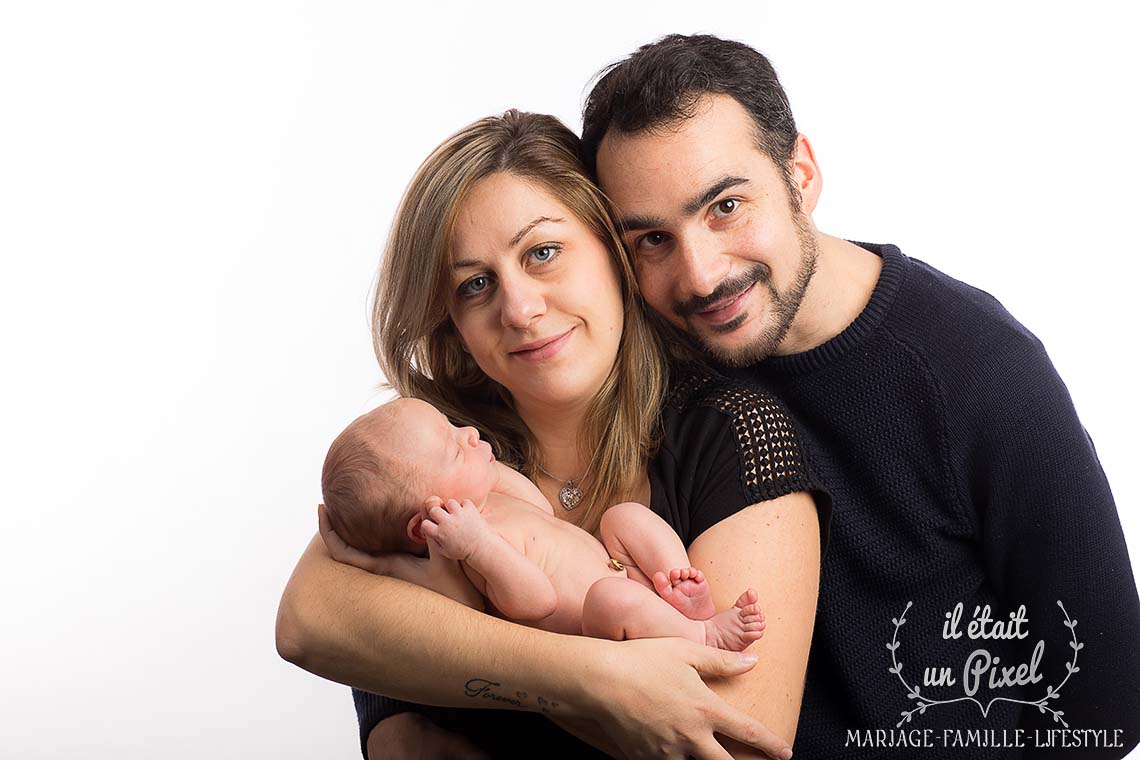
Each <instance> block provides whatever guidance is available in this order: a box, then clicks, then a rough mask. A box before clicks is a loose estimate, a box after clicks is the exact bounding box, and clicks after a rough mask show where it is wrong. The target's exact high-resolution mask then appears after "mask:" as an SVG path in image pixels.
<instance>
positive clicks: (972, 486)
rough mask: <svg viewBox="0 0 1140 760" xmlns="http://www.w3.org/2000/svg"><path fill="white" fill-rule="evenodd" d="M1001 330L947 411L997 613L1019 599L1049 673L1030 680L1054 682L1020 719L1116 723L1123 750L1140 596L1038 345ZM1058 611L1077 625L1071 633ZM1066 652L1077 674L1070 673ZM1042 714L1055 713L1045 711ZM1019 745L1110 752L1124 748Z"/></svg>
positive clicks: (1135, 731)
mask: <svg viewBox="0 0 1140 760" xmlns="http://www.w3.org/2000/svg"><path fill="white" fill-rule="evenodd" d="M1006 330H1008V332H1005V330H1003V334H1002V335H1001V336H1000V338H999V340H1000V342H1001V343H1002V344H1003V345H1002V346H1001V350H996V351H987V352H986V353H987V354H988V355H989V356H990V357H1000V360H998V359H996V358H991V359H989V360H988V361H989V362H990V364H989V367H988V369H987V371H985V372H981V373H976V374H975V376H977V377H981V378H983V380H984V382H985V386H984V387H978V388H975V389H974V391H975V393H974V394H969V393H963V394H957V397H958V398H959V399H962V398H963V397H966V396H973V399H974V400H975V401H974V403H972V404H971V406H969V407H968V406H966V403H969V402H966V403H960V408H958V409H954V408H949V409H948V410H947V412H948V415H949V417H950V419H951V424H950V425H949V428H950V429H949V433H950V434H951V436H954V437H955V438H956V440H954V438H952V440H951V445H952V446H953V447H954V448H955V449H956V450H957V451H958V452H959V455H960V456H962V457H963V459H964V461H963V462H962V463H961V464H962V466H960V467H957V468H955V469H957V471H959V472H962V473H965V476H966V478H968V482H965V483H962V484H960V485H961V487H962V488H963V490H964V498H965V499H967V500H969V501H970V502H972V504H973V507H974V514H975V515H977V519H978V521H979V525H978V528H979V531H980V535H981V543H982V550H983V555H984V562H985V564H986V570H987V574H988V576H989V578H990V580H991V582H992V584H993V586H994V590H995V591H996V593H997V595H998V597H999V598H1000V599H1001V600H1002V601H1003V603H1004V604H1005V606H1006V608H1007V611H1010V612H1012V611H1014V610H1016V609H1017V608H1018V607H1019V606H1020V605H1022V604H1024V605H1025V606H1026V609H1027V613H1028V616H1029V619H1030V623H1029V629H1030V632H1031V636H1030V638H1029V639H1028V644H1029V646H1033V645H1035V644H1036V642H1037V641H1038V640H1042V641H1044V642H1045V643H1044V658H1043V659H1044V661H1045V662H1046V665H1049V666H1051V667H1052V668H1053V670H1051V671H1049V673H1048V675H1047V679H1046V680H1045V681H1043V682H1042V683H1041V684H1040V685H1038V686H1037V687H1036V688H1037V689H1039V690H1040V691H1041V694H1042V695H1043V694H1044V693H1045V688H1046V687H1047V686H1054V687H1056V686H1058V684H1060V683H1061V682H1062V681H1064V685H1063V686H1062V687H1060V689H1059V696H1058V697H1057V698H1056V699H1052V700H1047V703H1046V705H1045V707H1047V708H1048V709H1046V710H1042V709H1040V708H1038V707H1035V706H1026V707H1025V708H1024V709H1023V711H1022V720H1021V726H1022V728H1025V729H1027V730H1029V731H1032V730H1033V729H1042V730H1044V729H1056V728H1061V727H1062V724H1061V721H1062V720H1063V721H1064V722H1065V723H1067V724H1068V725H1069V727H1070V728H1073V729H1103V730H1107V732H1108V736H1109V737H1110V738H1111V737H1112V736H1113V735H1114V734H1113V732H1114V731H1115V730H1117V729H1119V730H1121V731H1122V732H1123V733H1122V735H1121V739H1120V741H1121V742H1122V743H1123V744H1124V746H1125V747H1127V748H1131V747H1133V746H1135V745H1136V743H1137V741H1140V649H1138V648H1137V646H1136V643H1137V640H1138V639H1140V600H1138V598H1137V592H1136V584H1135V580H1134V577H1133V572H1132V566H1131V563H1130V562H1129V557H1128V549H1127V546H1126V545H1125V541H1124V534H1123V531H1122V530H1121V526H1120V519H1119V517H1118V516H1117V513H1116V505H1115V503H1114V501H1113V498H1112V492H1111V490H1110V489H1109V485H1108V481H1107V479H1106V478H1105V474H1104V471H1103V469H1102V468H1101V465H1100V461H1099V460H1098V458H1097V454H1096V450H1095V449H1094V447H1093V443H1092V440H1091V438H1090V437H1089V435H1088V433H1087V432H1086V431H1085V429H1084V428H1083V427H1082V425H1081V423H1080V420H1079V419H1078V418H1077V413H1076V410H1075V409H1074V407H1073V403H1072V400H1071V399H1070V397H1069V393H1068V390H1067V389H1066V388H1065V385H1064V383H1063V382H1062V381H1061V378H1060V377H1059V376H1058V375H1057V372H1056V370H1055V369H1054V368H1053V365H1052V363H1051V362H1050V361H1049V358H1048V356H1047V355H1046V353H1045V349H1044V347H1043V346H1042V345H1041V343H1040V342H1039V341H1038V340H1037V339H1036V338H1035V337H1034V336H1033V335H1031V334H1030V333H1028V331H1025V330H1024V328H1021V326H1020V325H1017V324H1016V323H1015V325H1014V328H1013V329H1009V328H1006ZM980 338H981V339H982V340H985V338H984V336H980ZM979 400H980V403H977V401H979ZM955 423H957V424H955ZM1066 618H1071V619H1072V620H1075V621H1077V624H1076V625H1075V626H1074V627H1072V628H1071V629H1070V628H1069V627H1068V626H1067V625H1066ZM1074 638H1075V639H1077V643H1076V645H1075V646H1074V645H1073V639H1074ZM1022 655H1023V656H1024V653H1022ZM1074 657H1075V660H1076V667H1077V668H1079V670H1075V671H1073V672H1071V673H1069V672H1068V665H1067V664H1066V663H1068V662H1071V661H1073V659H1074ZM1066 676H1068V677H1067V678H1066ZM1034 694H1036V692H1034ZM1038 696H1040V695H1038ZM1033 698H1034V699H1036V698H1037V697H1036V696H1035V697H1033ZM1051 711H1062V712H1063V713H1064V715H1063V716H1061V717H1059V718H1057V719H1054V712H1051ZM1027 752H1030V753H1032V755H1029V754H1027V755H1026V757H1029V756H1032V757H1052V756H1054V753H1056V755H1057V756H1060V757H1064V758H1076V757H1121V756H1123V755H1124V754H1126V753H1127V749H1115V750H1109V751H1105V750H1096V751H1094V750H1088V749H1083V750H1074V749H1072V748H1070V749H1054V750H1047V749H1038V750H1027Z"/></svg>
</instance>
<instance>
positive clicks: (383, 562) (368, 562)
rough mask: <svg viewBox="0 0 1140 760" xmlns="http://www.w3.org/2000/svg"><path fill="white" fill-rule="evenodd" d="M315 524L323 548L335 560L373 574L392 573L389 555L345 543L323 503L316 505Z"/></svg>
mask: <svg viewBox="0 0 1140 760" xmlns="http://www.w3.org/2000/svg"><path fill="white" fill-rule="evenodd" d="M317 524H318V525H319V527H320V531H321V539H322V540H323V541H324V542H325V548H326V549H328V550H329V556H331V557H332V558H333V559H335V560H336V561H337V562H341V563H343V564H345V565H352V566H353V567H359V568H360V569H361V570H365V571H367V572H370V573H373V574H375V575H391V574H392V567H391V560H390V559H389V557H387V556H385V555H383V554H369V553H368V552H362V551H360V550H359V549H356V548H354V547H351V546H349V545H348V544H346V543H345V541H344V539H343V538H341V537H340V536H338V535H337V533H336V531H335V530H333V527H332V523H331V522H330V521H329V513H328V508H327V507H325V505H324V504H318V505H317Z"/></svg>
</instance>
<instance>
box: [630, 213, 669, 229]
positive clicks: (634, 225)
mask: <svg viewBox="0 0 1140 760" xmlns="http://www.w3.org/2000/svg"><path fill="white" fill-rule="evenodd" d="M620 224H621V228H622V229H623V230H625V231H626V232H633V231H635V230H648V229H652V228H653V227H664V226H665V220H664V219H662V218H661V217H659V216H623V217H622V218H621V221H620Z"/></svg>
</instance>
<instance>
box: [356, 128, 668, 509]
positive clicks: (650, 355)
mask: <svg viewBox="0 0 1140 760" xmlns="http://www.w3.org/2000/svg"><path fill="white" fill-rule="evenodd" d="M500 172H504V173H508V174H511V175H514V176H516V177H520V178H523V179H526V180H527V181H530V182H533V183H535V184H537V185H539V186H540V187H542V188H543V189H544V190H546V191H547V192H549V193H550V195H552V196H553V197H554V198H556V199H557V200H558V201H559V202H560V203H562V204H563V205H564V206H566V207H567V208H568V209H570V211H572V212H573V213H574V215H575V216H576V217H577V218H578V219H579V220H580V221H581V222H583V223H584V224H585V225H586V226H587V227H589V228H590V229H591V230H592V231H593V232H594V234H595V235H597V237H598V239H599V240H600V241H601V242H602V243H603V244H605V246H606V248H607V249H608V250H609V252H610V256H611V258H612V259H613V263H614V268H615V270H616V271H617V273H618V279H619V280H620V284H621V296H622V301H623V310H624V318H625V328H624V331H623V333H622V338H621V341H620V345H619V347H618V355H617V359H616V361H615V362H614V366H613V367H612V369H611V370H610V373H609V375H608V376H607V377H606V379H605V381H604V382H603V383H602V386H601V388H599V389H598V392H597V394H596V395H595V397H594V399H593V401H592V403H591V404H590V407H589V412H588V413H587V415H586V418H585V419H584V420H583V423H582V426H581V428H580V432H579V438H578V450H579V452H580V456H581V458H582V459H583V461H585V462H587V463H588V464H587V467H588V470H587V472H588V477H587V478H586V480H587V483H586V485H585V486H584V487H583V505H582V508H581V509H579V510H578V511H577V512H576V513H575V517H576V520H575V522H577V523H578V524H579V525H581V526H582V527H584V528H587V529H590V530H593V529H594V528H596V526H597V523H598V521H599V520H600V519H601V513H602V512H603V511H605V509H606V508H607V507H608V506H610V505H611V504H614V503H617V502H619V501H624V500H628V499H629V498H631V495H632V493H633V491H634V489H635V488H636V487H637V484H638V479H639V477H640V475H641V473H642V471H643V469H642V468H643V467H644V465H645V461H646V459H647V458H648V456H649V455H650V454H651V453H652V451H653V450H654V449H655V448H656V446H657V443H658V436H659V417H660V413H661V406H662V403H663V400H664V396H665V390H666V385H667V381H668V377H667V365H666V362H665V358H664V353H663V351H662V347H661V344H660V339H659V338H658V337H657V335H656V333H655V332H654V331H653V330H652V329H651V327H650V326H649V323H648V320H647V319H646V315H645V312H644V311H643V309H642V306H641V304H640V300H639V298H638V292H637V280H636V278H635V277H634V272H633V267H632V264H631V262H630V260H629V258H628V256H627V255H626V252H625V248H624V246H623V244H622V240H621V236H620V235H619V234H618V231H617V228H616V227H615V226H614V222H613V220H612V215H611V208H610V205H609V202H608V201H607V199H606V198H605V196H604V195H603V194H602V192H601V191H600V190H599V189H598V188H597V187H596V186H595V185H594V184H593V183H592V182H591V181H590V179H589V178H588V176H587V175H586V172H585V170H584V169H583V167H582V164H581V161H580V159H579V157H578V138H577V137H576V136H575V135H574V133H573V132H571V131H570V130H569V129H567V128H566V127H565V126H564V125H563V124H562V122H560V121H559V120H558V119H556V118H554V117H553V116H545V115H541V114H532V113H521V112H519V111H515V110H511V111H507V112H506V113H504V114H503V115H501V116H492V117H489V118H486V119H480V120H479V121H477V122H475V123H474V124H471V125H470V126H468V127H466V128H464V129H462V130H460V131H459V132H457V133H456V134H454V135H452V136H451V137H450V138H449V139H447V140H446V141H445V142H444V143H443V144H442V145H440V146H439V147H438V148H436V149H435V150H434V151H433V152H432V154H431V155H430V156H428V157H427V160H425V161H424V162H423V164H422V165H421V166H420V168H419V170H418V171H417V172H416V175H415V177H413V178H412V181H411V184H409V185H408V189H407V191H406V192H405V193H404V197H403V199H402V200H401V202H400V207H399V210H398V211H397V212H396V219H395V221H394V222H393V224H392V230H391V232H390V234H389V238H388V244H387V247H386V250H385V253H384V259H383V262H382V264H381V268H380V275H379V279H378V282H377V285H376V293H375V297H374V300H373V304H372V343H373V347H374V349H375V351H376V358H377V359H378V360H379V362H380V367H381V369H382V370H383V372H384V375H385V377H387V379H388V384H389V385H390V386H391V387H393V388H395V389H396V391H397V392H399V393H400V394H401V395H403V396H414V397H416V398H420V399H423V400H424V401H427V402H428V403H430V404H432V405H433V406H435V407H436V408H437V409H439V410H440V411H441V412H443V413H444V414H445V415H447V416H448V417H449V418H450V419H451V420H452V421H453V422H454V423H457V424H460V425H473V426H474V427H476V428H477V429H478V430H479V431H480V433H481V434H482V436H483V437H484V438H485V439H486V440H487V441H488V442H490V443H491V445H492V446H493V448H494V451H495V456H496V457H498V458H499V459H500V460H501V461H503V462H504V463H506V464H509V465H511V466H513V467H515V468H516V469H518V470H520V471H521V472H523V473H524V474H525V475H527V476H528V477H530V478H531V479H534V478H535V477H536V476H537V473H538V467H539V465H541V464H542V462H540V461H539V456H540V455H539V452H538V449H537V445H536V443H535V440H534V437H533V435H532V434H531V432H530V430H529V429H528V428H527V426H526V425H525V423H524V422H523V421H522V420H521V419H520V418H519V416H518V415H517V414H516V413H515V411H514V409H513V404H512V402H511V397H510V393H509V392H508V391H507V389H506V388H504V387H502V386H501V385H499V384H498V383H496V382H495V381H494V380H491V379H490V378H489V377H487V375H485V374H484V373H483V371H482V370H481V369H479V367H478V365H476V364H475V361H474V360H473V359H472V358H471V356H470V354H468V353H466V352H465V351H464V350H463V347H462V345H461V344H460V341H459V336H458V333H457V332H456V330H455V327H454V325H453V324H452V322H451V319H450V317H449V316H448V310H447V307H448V304H449V303H450V302H451V299H452V294H451V292H450V290H451V288H450V279H451V275H450V263H451V249H452V234H453V228H454V226H455V219H456V214H457V213H458V210H459V208H460V206H461V205H462V204H463V202H464V200H465V199H466V198H467V196H468V194H469V193H470V192H471V190H472V189H473V188H474V187H475V185H476V184H477V183H478V182H479V181H481V180H483V179H485V178H487V177H489V176H491V175H493V174H497V173H500ZM560 474H562V473H560ZM567 474H569V473H567ZM573 474H575V475H576V474H577V473H573Z"/></svg>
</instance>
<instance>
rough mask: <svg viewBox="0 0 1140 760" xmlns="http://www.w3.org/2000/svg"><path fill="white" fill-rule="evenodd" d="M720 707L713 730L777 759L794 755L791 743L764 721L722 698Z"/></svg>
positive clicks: (780, 759) (785, 758)
mask: <svg viewBox="0 0 1140 760" xmlns="http://www.w3.org/2000/svg"><path fill="white" fill-rule="evenodd" d="M720 707H721V711H720V715H719V716H718V717H717V718H716V719H715V721H714V726H713V731H715V732H716V733H718V734H723V735H724V736H729V737H731V738H733V739H736V740H737V741H738V742H740V743H742V744H747V745H749V746H751V747H755V748H756V749H758V750H760V751H761V752H763V753H764V754H766V755H768V756H769V757H772V758H776V760H788V758H790V757H791V756H792V747H791V745H790V744H788V742H787V741H785V740H784V738H783V737H781V736H777V735H776V733H775V732H774V731H772V730H771V729H770V728H768V727H767V726H765V725H764V724H763V723H761V722H760V721H758V720H756V719H755V718H753V717H751V716H750V715H748V714H747V713H744V712H741V711H740V710H737V709H736V708H735V707H733V706H732V705H730V704H728V703H727V702H725V701H724V700H721V704H720ZM718 746H719V745H718ZM722 749H723V748H722Z"/></svg>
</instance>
